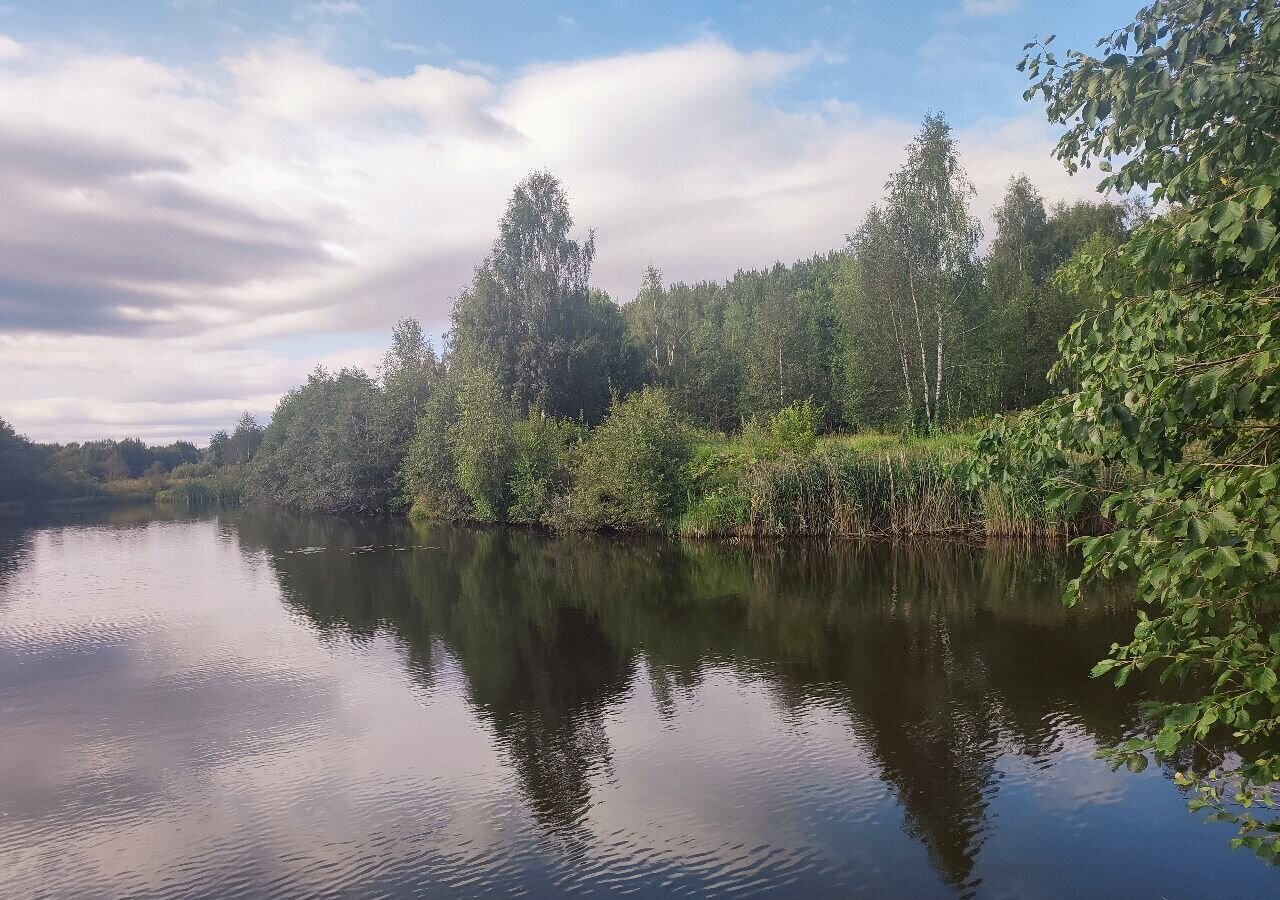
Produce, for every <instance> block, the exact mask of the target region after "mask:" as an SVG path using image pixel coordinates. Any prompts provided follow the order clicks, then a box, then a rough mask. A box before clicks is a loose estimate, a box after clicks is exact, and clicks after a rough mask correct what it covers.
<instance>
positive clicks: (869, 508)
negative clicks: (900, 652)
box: [678, 435, 1100, 538]
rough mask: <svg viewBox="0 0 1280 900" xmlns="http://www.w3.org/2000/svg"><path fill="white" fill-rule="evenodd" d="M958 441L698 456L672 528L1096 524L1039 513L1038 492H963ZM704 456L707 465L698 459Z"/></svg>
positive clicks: (958, 530) (852, 529) (762, 532)
mask: <svg viewBox="0 0 1280 900" xmlns="http://www.w3.org/2000/svg"><path fill="white" fill-rule="evenodd" d="M968 446H969V440H968V439H967V438H966V437H965V436H963V435H961V436H944V437H943V438H941V439H937V438H932V439H927V440H920V439H909V440H901V439H898V438H895V437H893V436H886V435H867V436H862V435H859V436H855V437H837V438H829V439H825V440H824V441H822V442H821V444H820V445H819V447H818V448H817V450H816V451H814V452H813V453H810V454H808V455H804V456H795V455H778V456H774V457H763V458H757V457H753V456H752V455H751V454H743V453H741V452H740V450H738V449H736V448H723V449H722V450H721V451H720V452H719V453H717V452H716V451H715V450H712V451H711V452H710V453H709V454H708V453H704V454H703V460H702V465H701V468H700V469H699V470H696V471H695V472H694V474H693V479H692V485H693V487H692V489H691V492H690V497H689V504H688V506H687V509H686V512H685V513H684V515H683V516H682V518H681V519H680V522H679V525H678V529H679V531H680V532H681V533H682V534H685V535H688V536H695V537H712V536H722V537H724V536H732V537H743V538H769V537H783V536H788V535H812V536H826V537H905V536H911V535H948V534H950V535H957V536H983V535H985V536H989V537H1033V536H1066V535H1069V534H1071V533H1072V532H1074V531H1078V530H1081V529H1084V528H1086V527H1090V525H1093V526H1095V527H1096V525H1098V524H1100V523H1090V522H1089V515H1090V514H1089V513H1085V514H1084V515H1082V516H1080V517H1077V518H1076V519H1074V520H1072V521H1064V520H1063V519H1061V518H1060V517H1058V516H1056V515H1053V514H1050V513H1048V512H1047V511H1046V510H1045V508H1044V502H1043V497H1042V496H1041V493H1040V491H1039V489H1038V488H1034V487H1028V488H1027V489H1026V490H1024V491H1020V492H1015V493H1009V492H1006V491H1005V490H1002V489H1000V488H997V487H996V486H994V485H980V486H972V485H971V484H970V482H969V479H968V476H967V473H966V471H965V465H964V463H965V460H966V458H967V449H968ZM708 456H710V457H711V460H710V461H709V460H708V459H707V458H706V457H708Z"/></svg>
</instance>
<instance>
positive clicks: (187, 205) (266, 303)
mask: <svg viewBox="0 0 1280 900" xmlns="http://www.w3.org/2000/svg"><path fill="white" fill-rule="evenodd" d="M1133 2H1134V4H1136V2H1137V0H1133ZM1129 12H1132V11H1131V10H1129V9H1128V5H1126V4H1123V3H1121V4H1117V3H1116V0H1073V2H1071V3H1066V2H1061V0H928V2H926V0H909V2H904V3H882V2H879V0H862V2H858V0H852V2H850V0H846V2H843V3H837V2H831V3H823V2H799V0H771V2H762V0H757V2H752V3H731V2H725V3H696V2H687V0H686V2H667V0H644V2H641V0H612V2H607V0H598V2H581V3H574V2H554V0H550V2H549V0H501V2H473V3H458V2H436V0H431V2H411V0H320V2H292V0H287V2H281V0H269V2H268V0H253V2H250V0H154V2H141V0H136V2H128V0H120V2H115V3H101V2H97V0H39V2H36V0H32V2H29V3H22V2H14V0H9V2H7V3H0V197H3V202H2V203H0V417H3V418H5V419H7V420H9V421H11V422H12V423H13V424H14V426H15V427H16V428H17V429H18V430H19V431H21V432H24V433H26V434H27V435H29V436H30V437H32V438H33V439H36V440H62V441H65V440H80V439H85V438H91V437H104V436H109V437H124V436H128V435H136V436H140V437H143V438H144V439H146V440H149V441H168V440H172V439H174V438H188V439H194V440H196V441H197V442H203V441H204V440H206V439H207V437H208V435H209V434H210V433H211V432H212V431H213V430H215V429H217V428H219V427H223V426H226V425H230V424H232V423H234V420H235V419H236V418H237V417H238V415H239V413H240V412H241V411H242V410H246V409H247V410H249V411H252V412H254V413H255V414H258V415H259V416H260V417H261V418H263V419H265V418H266V417H267V415H269V413H270V410H271V409H272V407H273V406H274V405H275V401H276V399H277V398H278V397H279V395H280V394H281V393H282V392H284V391H286V390H288V389H289V388H290V387H292V386H293V385H295V384H297V383H298V382H300V381H301V380H302V379H303V378H305V376H306V373H307V372H308V371H309V370H310V369H311V368H312V367H313V366H315V365H316V364H317V363H323V364H325V365H328V366H340V365H344V364H358V365H363V366H365V367H372V366H373V365H375V364H376V361H377V359H378V358H379V356H380V355H381V352H382V348H383V347H384V345H385V343H386V341H387V337H388V335H389V333H390V329H391V326H392V325H393V323H394V322H395V320H396V319H397V318H399V317H402V316H405V315H412V316H416V317H417V318H418V319H419V320H421V321H422V322H423V324H424V326H426V327H427V328H428V329H429V330H430V331H431V332H432V333H435V334H439V333H440V332H441V331H442V330H443V329H444V328H445V327H446V323H447V318H448V311H449V306H450V299H451V298H452V297H453V296H454V295H455V294H456V293H457V291H458V289H459V287H461V286H462V285H463V284H464V283H465V282H466V281H467V280H468V279H469V277H470V273H471V270H472V267H473V266H474V265H475V264H476V263H477V262H479V260H480V259H481V257H482V256H483V255H484V252H485V250H486V248H487V247H488V245H489V243H490V241H491V240H492V238H493V235H494V233H495V224H496V222H497V219H498V217H499V216H500V215H501V213H502V209H503V205H504V202H505V199H506V196H507V194H508V193H509V192H510V189H511V187H512V186H513V185H514V184H515V182H516V181H518V180H519V179H520V178H521V177H523V176H524V175H525V174H526V173H528V172H529V171H530V170H531V169H535V168H547V169H550V170H551V171H552V172H554V173H555V174H556V175H558V176H559V177H560V178H561V180H562V181H563V182H564V184H565V187H566V189H567V190H568V192H569V194H570V198H571V202H572V204H573V210H574V214H575V217H576V220H577V223H578V226H579V227H580V228H581V229H583V230H584V231H585V229H586V228H588V227H594V228H595V229H596V230H597V241H598V246H599V256H598V260H597V265H596V270H595V280H596V282H597V283H598V284H599V285H600V286H601V287H603V288H605V289H606V290H608V291H609V292H610V293H611V294H612V295H613V297H614V298H615V299H617V300H619V301H626V300H629V299H630V298H631V297H632V296H633V295H634V294H635V291H636V289H637V288H638V286H639V282H640V273H641V271H642V269H643V268H644V266H645V265H646V264H648V263H650V262H652V263H654V264H655V265H657V266H658V267H659V268H661V269H662V270H663V272H664V273H665V274H666V276H667V278H668V279H669V280H675V279H686V280H693V279H700V278H716V279H718V278H724V277H726V276H728V275H731V274H732V273H733V272H734V271H735V270H736V269H738V268H741V267H757V266H762V265H767V264H770V263H772V262H773V261H774V260H784V261H791V260H794V259H796V258H799V257H803V256H808V255H811V254H812V253H814V252H816V251H826V250H829V249H831V248H833V247H838V246H840V245H842V244H843V243H844V239H845V235H846V234H847V233H848V232H850V231H852V230H854V229H855V228H856V226H857V224H858V221H859V219H860V218H861V216H862V214H863V212H864V211H865V210H866V208H867V206H868V205H869V204H870V203H872V202H874V201H875V200H876V198H877V197H878V196H879V194H880V191H881V187H882V185H883V183H884V180H885V177H886V176H887V175H888V174H889V172H890V171H891V170H892V169H893V168H894V167H895V166H896V165H897V164H898V163H899V161H900V159H901V150H902V146H903V145H904V144H905V143H906V142H907V141H908V140H910V138H911V136H912V134H913V132H914V131H915V129H916V126H917V125H918V123H919V120H920V118H921V116H923V115H924V114H925V113H926V112H928V111H931V110H942V111H944V112H945V113H946V114H947V115H948V117H949V118H950V119H951V121H952V123H953V124H954V125H955V126H956V128H957V130H958V133H959V137H960V142H961V149H962V153H963V155H964V162H965V165H966V166H967V168H968V170H969V173H970V176H971V178H972V179H973V181H974V183H975V184H976V185H977V188H978V192H979V196H978V209H977V211H978V213H979V215H982V216H984V217H985V216H986V214H987V212H988V211H989V209H990V207H991V205H992V204H993V203H994V202H996V201H997V200H998V199H999V197H1000V195H1001V193H1002V190H1003V186H1004V184H1005V182H1006V181H1007V180H1008V177H1009V175H1010V174H1011V173H1015V172H1026V173H1027V174H1028V175H1030V176H1031V178H1032V180H1033V181H1034V182H1035V183H1036V184H1037V185H1038V186H1039V187H1040V188H1041V190H1042V192H1043V193H1044V194H1045V195H1046V197H1047V198H1049V199H1051V200H1055V199H1069V198H1074V197H1081V196H1089V195H1091V194H1092V193H1093V180H1092V179H1090V178H1088V177H1083V178H1076V179H1071V178H1068V177H1067V176H1066V175H1065V173H1064V172H1063V171H1062V169H1061V166H1060V165H1059V164H1058V163H1057V162H1055V161H1054V160H1053V159H1052V158H1051V156H1050V148H1051V146H1052V141H1053V133H1052V132H1051V131H1050V130H1049V129H1048V127H1047V126H1046V125H1045V123H1044V119H1043V114H1042V112H1041V110H1040V109H1039V108H1037V107H1035V106H1034V105H1030V104H1025V103H1023V102H1022V99H1021V90H1022V84H1023V82H1022V78H1021V76H1020V75H1019V74H1018V73H1017V72H1016V71H1014V69H1013V65H1014V64H1015V63H1016V62H1017V60H1018V58H1019V57H1020V53H1021V47H1022V45H1023V43H1025V42H1026V41H1027V40H1029V39H1030V38H1031V37H1033V36H1035V35H1037V34H1039V35H1045V34H1048V33H1057V34H1058V39H1057V43H1059V44H1062V45H1064V46H1076V47H1092V45H1093V43H1094V40H1095V39H1096V38H1097V37H1099V36H1101V35H1102V34H1104V33H1106V32H1108V31H1110V30H1111V29H1112V28H1113V27H1116V26H1118V25H1120V24H1123V22H1124V21H1127V17H1126V13H1129Z"/></svg>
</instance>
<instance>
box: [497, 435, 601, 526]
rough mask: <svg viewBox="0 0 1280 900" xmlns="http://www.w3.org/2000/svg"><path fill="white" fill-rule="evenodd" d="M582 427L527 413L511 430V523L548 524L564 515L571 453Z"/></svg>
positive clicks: (569, 479)
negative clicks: (512, 459)
mask: <svg viewBox="0 0 1280 900" xmlns="http://www.w3.org/2000/svg"><path fill="white" fill-rule="evenodd" d="M584 433H585V428H584V427H583V426H582V425H581V424H579V423H576V422H570V421H567V420H557V419H553V418H549V417H544V416H542V415H541V414H539V413H535V412H530V413H529V415H528V417H527V418H525V419H522V420H520V421H519V422H516V423H515V425H514V426H513V428H512V434H513V437H514V441H515V472H514V474H513V475H512V477H511V482H510V494H511V508H510V510H509V511H508V514H507V517H508V519H509V520H510V521H512V522H525V523H536V522H549V521H552V520H554V519H555V518H557V517H560V516H562V515H563V509H562V508H561V507H562V506H563V504H564V503H565V502H566V501H567V497H568V491H569V485H570V482H571V480H572V474H573V456H574V450H575V448H577V447H578V445H579V444H580V443H581V442H582V438H583V434H584Z"/></svg>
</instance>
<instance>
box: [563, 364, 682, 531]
mask: <svg viewBox="0 0 1280 900" xmlns="http://www.w3.org/2000/svg"><path fill="white" fill-rule="evenodd" d="M692 449H693V447H692V440H691V435H690V432H689V428H688V426H687V425H686V423H685V421H684V419H683V417H682V416H681V415H680V414H679V413H677V412H676V410H675V409H674V408H673V407H672V405H671V402H670V400H669V398H668V397H667V394H666V392H665V391H663V390H661V389H658V388H645V389H643V390H641V391H638V392H636V393H634V394H631V395H629V396H628V397H626V399H621V400H615V401H614V403H613V405H612V406H611V407H610V409H609V414H608V416H607V417H606V418H605V420H604V421H603V422H601V423H600V425H599V426H597V427H596V428H595V429H594V430H593V431H592V432H591V433H590V435H589V436H588V437H587V440H586V441H585V442H584V443H583V445H582V455H581V461H580V463H579V466H578V469H577V471H576V473H575V474H574V484H573V493H572V496H571V502H570V508H569V510H568V515H569V520H570V523H571V524H573V525H576V526H579V527H593V528H612V529H618V530H632V529H640V530H654V531H657V530H663V529H666V528H668V527H669V526H670V525H671V523H672V522H673V520H674V519H675V517H676V516H677V515H678V514H679V512H680V507H681V505H682V503H683V502H684V500H685V465H686V463H687V462H688V461H689V458H690V455H691V453H692Z"/></svg>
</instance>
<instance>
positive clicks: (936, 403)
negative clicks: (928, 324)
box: [933, 307, 942, 417]
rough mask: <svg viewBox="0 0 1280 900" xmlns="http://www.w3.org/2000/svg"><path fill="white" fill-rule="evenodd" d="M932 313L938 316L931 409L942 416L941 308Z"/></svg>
mask: <svg viewBox="0 0 1280 900" xmlns="http://www.w3.org/2000/svg"><path fill="white" fill-rule="evenodd" d="M934 314H935V315H936V316H937V318H938V368H937V369H936V370H935V371H934V375H933V410H934V412H935V413H937V414H938V416H939V417H941V416H942V308H941V307H936V308H935V309H934Z"/></svg>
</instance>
